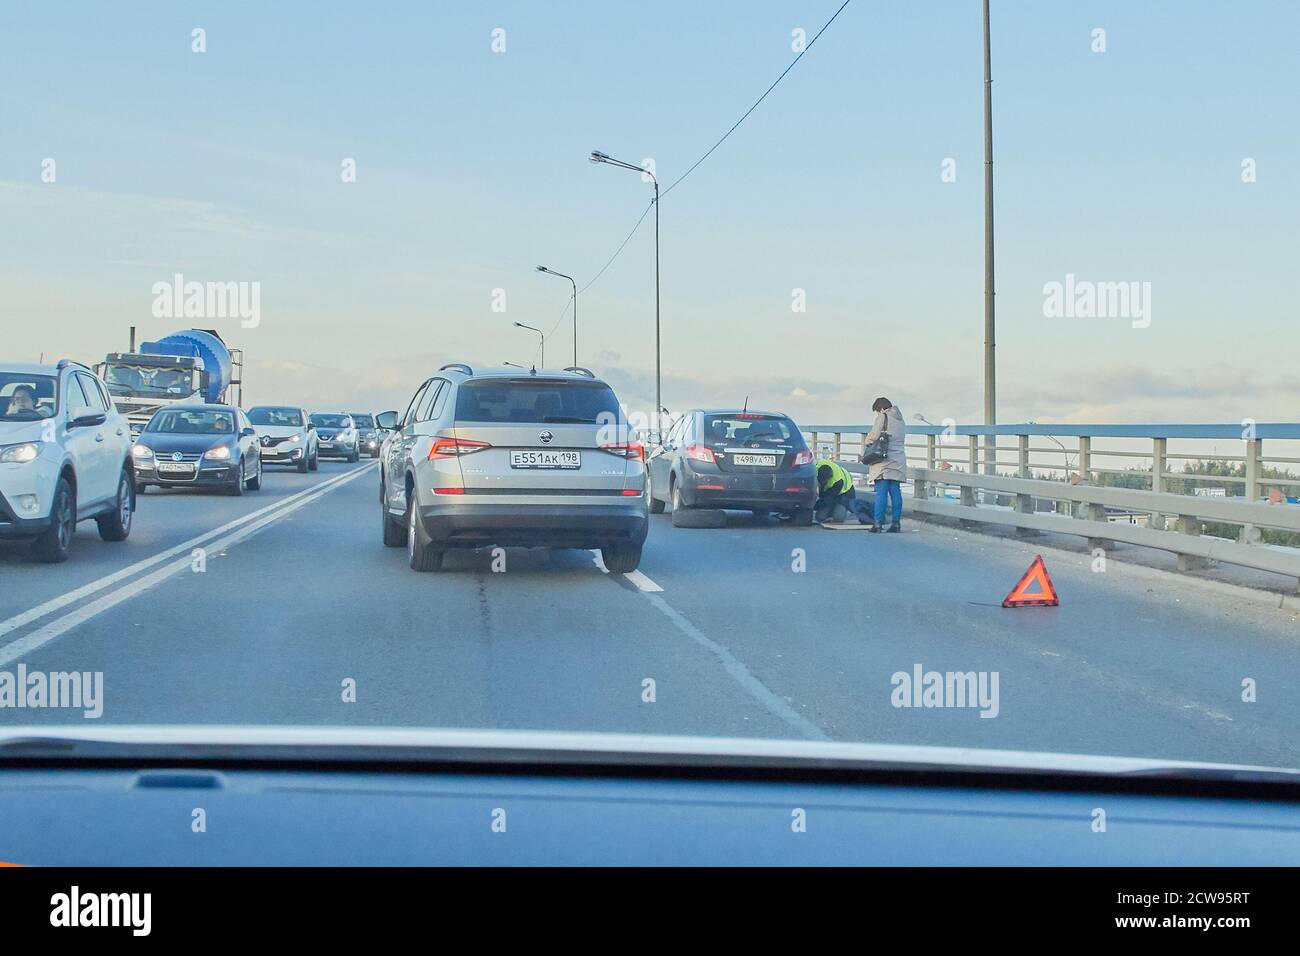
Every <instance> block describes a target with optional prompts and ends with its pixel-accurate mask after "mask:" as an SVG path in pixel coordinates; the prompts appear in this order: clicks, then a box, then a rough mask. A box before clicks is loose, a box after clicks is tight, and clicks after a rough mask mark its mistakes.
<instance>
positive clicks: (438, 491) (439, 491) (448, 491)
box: [433, 488, 465, 495]
mask: <svg viewBox="0 0 1300 956" xmlns="http://www.w3.org/2000/svg"><path fill="white" fill-rule="evenodd" d="M433 493H434V494H435V495H463V494H464V493H465V489H464V488H434V489H433Z"/></svg>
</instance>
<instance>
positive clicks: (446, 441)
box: [429, 438, 492, 461]
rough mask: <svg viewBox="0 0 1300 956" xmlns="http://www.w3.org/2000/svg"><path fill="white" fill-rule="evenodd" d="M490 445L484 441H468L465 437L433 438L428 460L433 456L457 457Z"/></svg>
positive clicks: (433, 457) (432, 458) (431, 459)
mask: <svg viewBox="0 0 1300 956" xmlns="http://www.w3.org/2000/svg"><path fill="white" fill-rule="evenodd" d="M491 447H492V446H491V444H489V443H488V442H485V441H470V440H468V439H466V438H435V439H434V440H433V446H432V447H431V448H430V449H429V461H433V460H434V459H435V458H459V457H460V456H461V455H470V454H473V453H474V452H476V451H482V450H483V449H484V448H491Z"/></svg>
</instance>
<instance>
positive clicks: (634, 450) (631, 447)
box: [600, 441, 645, 461]
mask: <svg viewBox="0 0 1300 956" xmlns="http://www.w3.org/2000/svg"><path fill="white" fill-rule="evenodd" d="M600 450H601V451H607V452H609V453H610V454H611V455H618V456H619V457H621V458H630V459H632V460H633V461H645V446H644V445H642V444H641V443H640V442H638V441H627V442H615V443H613V444H609V445H601V446H600Z"/></svg>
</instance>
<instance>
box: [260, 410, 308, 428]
mask: <svg viewBox="0 0 1300 956" xmlns="http://www.w3.org/2000/svg"><path fill="white" fill-rule="evenodd" d="M248 420H249V421H250V422H252V423H253V424H254V425H276V426H282V427H288V428H297V427H299V426H301V425H302V423H303V421H302V412H301V411H299V410H298V409H296V408H274V407H272V406H270V405H261V406H258V407H257V408H250V409H249V410H248Z"/></svg>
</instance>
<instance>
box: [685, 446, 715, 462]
mask: <svg viewBox="0 0 1300 956" xmlns="http://www.w3.org/2000/svg"><path fill="white" fill-rule="evenodd" d="M686 457H687V458H689V459H691V460H692V461H707V462H708V463H709V464H710V465H716V464H717V463H718V459H716V458H714V457H713V449H712V448H710V447H709V446H708V445H687V446H686Z"/></svg>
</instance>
